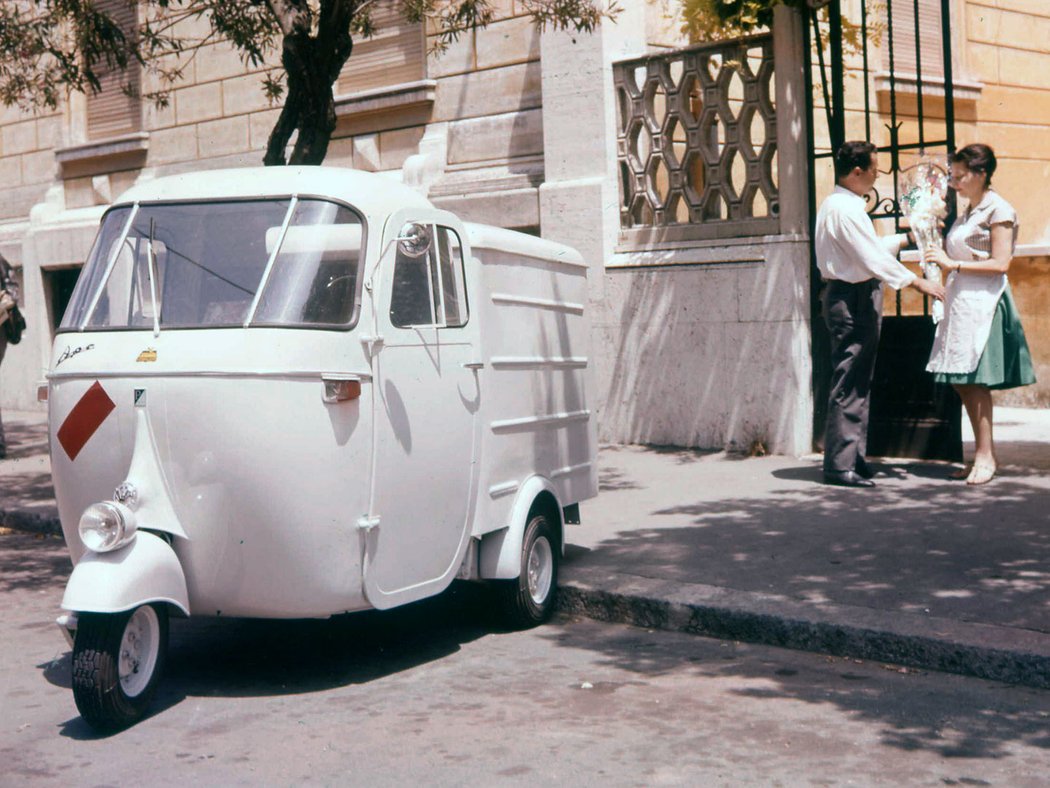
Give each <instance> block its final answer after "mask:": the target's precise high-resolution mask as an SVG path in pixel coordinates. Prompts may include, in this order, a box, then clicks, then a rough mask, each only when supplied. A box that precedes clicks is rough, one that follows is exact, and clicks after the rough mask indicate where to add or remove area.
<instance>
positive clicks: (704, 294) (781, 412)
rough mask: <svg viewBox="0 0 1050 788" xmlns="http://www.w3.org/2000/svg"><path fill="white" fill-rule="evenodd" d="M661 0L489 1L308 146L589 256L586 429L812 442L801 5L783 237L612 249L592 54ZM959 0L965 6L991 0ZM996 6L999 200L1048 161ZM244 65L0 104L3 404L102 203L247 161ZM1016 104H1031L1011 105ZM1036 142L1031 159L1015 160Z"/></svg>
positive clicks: (26, 387)
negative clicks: (90, 102)
mask: <svg viewBox="0 0 1050 788" xmlns="http://www.w3.org/2000/svg"><path fill="white" fill-rule="evenodd" d="M668 2H670V0H660V2H646V3H626V4H623V8H624V12H623V15H622V16H621V18H620V20H619V22H618V23H617V24H615V25H608V24H606V25H603V26H602V27H601V29H600V30H599V31H598V32H597V33H595V34H594V35H592V36H588V35H583V34H580V35H574V34H569V33H554V32H552V31H547V32H545V33H540V32H538V31H537V30H536V29H535V27H534V26H533V25H532V24H531V23H530V22H529V21H528V20H527V18H526V17H525V15H524V6H523V5H522V4H521V3H520V1H519V0H500V1H499V2H497V3H495V5H496V7H497V19H496V21H495V22H494V23H493V24H492V25H490V26H489V27H488V28H486V29H485V30H479V31H477V32H475V33H471V34H468V35H465V36H463V37H462V38H461V39H460V40H459V41H458V42H454V43H453V44H452V45H451V46H450V47H449V49H448V50H447V51H446V52H445V53H443V54H442V55H441V56H431V57H430V58H429V59H428V61H427V67H426V73H425V74H423V75H421V76H423V77H424V78H423V79H421V80H420V81H419V83H418V84H413V85H410V86H408V88H409V89H406V90H402V91H398V90H391V91H385V92H384V91H378V92H376V91H372V92H369V93H367V94H360V93H355V92H354V91H352V90H349V88H348V91H347V92H343V93H341V94H340V95H338V96H337V105H338V114H339V122H338V127H337V130H336V133H335V135H334V136H333V140H332V144H331V147H330V150H329V155H328V158H327V161H326V163H327V164H330V165H335V166H353V167H357V168H360V169H365V170H371V171H378V172H385V173H389V174H390V176H391V177H399V178H404V179H405V180H406V181H409V182H412V183H415V184H417V185H418V186H419V187H420V188H421V189H423V190H425V191H426V192H427V193H428V194H429V196H430V198H431V199H432V200H433V201H434V202H435V203H437V204H438V205H440V206H442V207H445V208H448V209H450V210H453V211H455V212H457V213H458V214H460V215H461V216H462V217H463V218H465V219H467V220H472V221H481V222H489V223H493V224H497V225H502V226H507V227H515V228H519V229H524V230H526V231H530V232H540V233H542V234H543V235H544V236H545V237H549V238H552V239H555V240H561V241H565V242H568V243H571V244H572V245H574V246H576V247H577V248H579V249H580V250H581V252H583V254H584V256H585V258H586V259H587V260H588V263H589V266H590V274H589V283H590V291H591V307H592V322H593V335H594V339H595V342H594V363H593V365H592V387H593V391H595V392H596V393H597V396H596V398H595V407H596V410H597V412H598V415H599V422H600V425H601V426H600V430H601V437H602V438H603V439H604V440H607V441H613V442H620V441H639V442H653V443H670V444H679V445H693V446H700V447H705V448H721V447H730V448H740V449H750V448H752V447H756V448H757V447H758V445H761V446H762V447H763V448H766V449H768V450H773V451H778V452H784V453H796V454H797V453H802V452H805V451H808V450H809V449H810V435H811V424H812V395H811V389H810V374H811V365H810V348H809V340H810V325H809V300H808V299H809V281H808V275H809V271H808V266H809V254H808V243H809V242H808V238H807V236H806V228H807V227H808V216H807V208H806V205H807V202H808V201H807V197H806V193H805V182H806V170H807V163H806V157H805V151H804V147H803V146H804V141H805V123H804V118H805V114H806V113H805V111H804V109H805V108H804V107H802V106H801V105H800V101H801V96H802V95H803V92H804V91H803V83H802V82H801V64H802V53H801V51H800V50H799V51H794V50H793V49H792V48H793V47H795V46H796V45H797V42H799V41H801V37H800V36H801V28H800V26H799V20H798V18H797V17H795V16H793V15H790V12H786V11H782V12H778V14H779V17H780V20H781V21H778V25H779V27H778V29H777V36H778V42H779V43H778V48H779V49H778V52H779V54H778V60H777V63H778V75H777V104H778V107H779V110H778V111H779V113H780V115H779V117H778V129H779V132H778V145H779V153H778V156H779V159H778V173H779V174H778V179H779V185H780V189H781V204H782V214H781V218H782V226H781V232H780V234H778V235H775V236H764V237H758V238H750V239H740V240H739V241H731V242H717V243H706V244H694V245H692V246H690V245H686V246H684V247H683V246H681V245H679V246H678V247H676V248H674V249H660V248H648V249H645V248H642V249H639V248H626V247H624V246H622V245H621V243H620V240H619V238H620V233H619V231H620V227H619V209H618V204H619V199H620V198H619V191H618V181H617V177H618V176H617V169H616V167H617V165H616V145H615V139H616V135H615V129H616V124H617V118H616V108H615V105H614V94H613V91H612V85H611V76H610V67H611V63H613V62H615V61H617V60H623V59H627V58H630V57H636V56H639V55H642V54H645V53H647V52H651V51H654V50H660V49H665V48H668V47H673V46H675V45H679V44H682V43H683V42H682V41H681V40H678V38H676V37H677V36H678V33H677V26H676V25H675V24H674V23H673V22H671V21H669V20H668V17H667V15H666V11H667V5H668ZM958 2H959V3H961V4H962V5H964V6H965V7H966V11H967V14H968V15H969V14H970V13H971V11H973V10H974V9H978V10H980V9H986V6H990V5H993V3H992V0H987V2H986V3H984V4H981V3H978V2H976V0H958ZM1013 6H1017V7H1018V9H1020V10H1025V11H1026V13H1028V14H1029V15H1030V16H1031V18H1032V19H1043V18H1044V17H1047V16H1048V15H1050V12H1048V11H1045V10H1044V9H1043V8H1042V4H1041V3H1040V2H1035V0H1027V3H1026V2H1025V0H995V2H994V8H992V9H991V10H994V11H996V12H997V14H998V18H999V19H1000V22H998V23H997V24H998V25H999V26H998V27H994V26H993V27H994V32H988V28H989V25H991V23H990V22H987V21H986V20H985V19H984V18H982V19H981V20H979V22H980V23H979V24H978V22H972V23H971V22H970V21H968V23H967V27H966V30H967V31H968V32H967V35H968V36H971V37H972V46H973V47H975V49H974V53H970V52H967V53H965V57H966V59H967V62H968V63H969V60H970V59H971V58H972V59H974V60H975V61H976V62H975V64H974V65H973V69H975V70H978V71H979V74H980V75H981V79H984V80H986V81H985V82H984V83H983V87H982V93H981V94H980V96H981V98H980V100H979V102H971V106H970V107H969V108H968V109H964V110H963V111H961V112H960V123H961V124H966V123H973V124H975V125H974V130H975V131H974V133H975V134H976V133H977V130H978V129H980V130H981V133H985V130H987V133H989V134H991V133H993V131H994V133H996V134H1002V135H1005V136H1004V137H1003V139H1004V142H1002V143H996V142H995V141H993V144H1000V146H1001V147H1002V150H1003V152H1004V159H1005V160H1006V163H1007V164H1008V165H1009V166H1005V167H1004V171H1003V178H1002V184H1003V191H1004V193H1007V194H1008V196H1011V195H1009V191H1008V190H1013V189H1015V188H1016V189H1017V191H1018V192H1019V193H1023V194H1024V196H1025V198H1026V199H1027V198H1028V195H1029V194H1030V193H1031V192H1032V191H1034V190H1032V189H1030V188H1029V189H1027V190H1025V189H1020V188H1019V187H1015V186H1014V185H1013V183H1014V181H1012V180H1011V178H1014V177H1016V176H1013V175H1010V174H1009V173H1010V172H1011V171H1014V170H1017V171H1023V168H1022V165H1021V163H1020V162H1022V161H1023V162H1029V163H1034V164H1032V166H1033V167H1034V166H1043V165H1039V162H1044V161H1047V162H1050V154H1047V155H1046V156H1045V157H1043V154H1042V153H1041V152H1040V151H1041V149H1039V148H1038V145H1039V144H1040V143H1039V140H1038V139H1037V137H1038V135H1033V133H1032V131H1033V130H1032V128H1030V127H1031V126H1034V125H1036V124H1038V123H1039V122H1041V121H1040V119H1042V120H1045V117H1046V116H1045V112H1044V110H1043V109H1042V99H1041V98H1040V97H1045V95H1050V91H1044V90H1043V88H1042V87H1041V83H1040V85H1036V86H1032V85H1024V84H1015V83H1017V82H1020V81H1022V80H1023V79H1029V80H1031V79H1037V78H1036V77H1024V76H1023V75H1018V74H1017V73H1016V67H1015V65H1014V62H1015V61H1014V60H1012V59H1011V58H1013V57H1014V55H1011V54H1010V52H1027V50H1023V47H1022V44H1023V42H1024V41H1031V37H1029V38H1021V39H1018V38H1013V37H1011V36H1012V34H1008V30H1009V29H1010V28H1007V27H1004V25H1005V24H1006V22H1004V21H1003V20H1007V21H1009V19H1011V18H1012V17H1009V15H1008V14H1007V10H1008V7H1011V8H1012V7H1013ZM1026 6H1031V7H1030V8H1026ZM1036 6H1038V7H1036ZM986 10H987V9H986ZM967 19H968V20H970V16H967ZM184 24H186V25H197V26H200V24H201V23H200V22H199V21H197V22H186V23H184ZM1011 24H1012V23H1011ZM971 30H972V31H973V32H972V33H971V32H970V31H971ZM1004 30H1006V31H1007V32H1003V31H1004ZM187 32H192V30H189V29H187ZM197 32H200V31H199V30H198V31H197ZM429 34H430V36H429V40H430V42H431V43H433V42H434V31H433V30H431V31H429ZM982 36H983V37H982ZM993 36H998V38H994V39H993ZM968 40H969V39H968ZM1000 40H1001V41H1002V42H1003V45H1002V46H999V45H998V44H997V43H996V42H997V41H1000ZM989 41H990V43H989ZM1007 44H1008V45H1007ZM1037 44H1038V40H1037V41H1036V43H1035V44H1032V45H1033V46H1036V45H1037ZM967 46H968V47H969V46H970V44H968V45H967ZM982 47H984V48H982ZM1044 49H1045V47H1044ZM992 54H994V55H995V57H992ZM1040 56H1042V55H1040ZM993 62H994V64H995V69H994V70H995V73H996V74H997V75H998V76H997V80H999V81H996V82H995V83H994V85H993V83H992V81H991V79H990V77H987V76H985V73H986V72H985V70H984V69H987V73H988V74H991V72H992V67H991V66H990V65H981V64H987V63H993ZM1040 62H1041V61H1040ZM968 68H969V66H968ZM781 69H787V70H786V71H781ZM968 73H969V72H968ZM1044 78H1045V75H1042V76H1039V77H1038V79H1044ZM260 79H261V69H255V70H253V69H251V68H248V67H246V66H245V65H244V64H243V63H242V62H241V61H240V59H239V57H238V56H237V54H236V52H235V51H233V50H232V48H231V47H229V46H228V45H225V44H214V45H210V46H209V47H208V48H206V49H205V50H204V51H202V52H200V53H199V54H198V55H197V56H196V57H195V58H194V59H193V60H192V61H191V62H189V63H188V64H187V65H186V71H185V77H184V80H183V81H182V82H181V83H180V84H179V85H177V86H176V88H175V90H174V92H173V94H172V98H171V103H170V105H169V106H167V107H165V108H161V109H158V108H155V107H152V106H150V107H147V108H146V109H145V111H144V113H143V131H144V132H145V133H144V134H142V135H139V136H135V135H130V137H128V138H126V139H122V140H119V141H116V142H114V141H101V142H97V141H96V142H91V141H89V140H87V139H86V135H85V129H84V120H83V116H84V111H83V110H84V107H83V101H84V100H83V99H82V98H79V97H75V96H74V97H73V98H72V99H71V100H70V103H69V104H68V105H67V106H64V107H62V108H61V109H60V110H59V111H58V112H55V113H45V114H41V115H39V116H32V115H23V114H21V113H19V112H17V111H15V110H4V111H2V114H0V173H3V176H4V181H3V182H4V184H5V186H8V187H9V188H8V189H6V190H5V193H4V194H3V195H2V196H0V251H2V252H3V253H4V254H5V255H6V256H7V257H8V258H9V259H11V260H12V261H13V262H15V263H16V264H19V265H21V266H22V267H23V270H22V276H23V278H24V280H25V286H24V293H25V295H24V299H25V306H26V313H27V318H28V320H29V324H30V327H29V331H28V334H27V337H26V339H25V340H24V341H23V343H22V344H21V345H19V346H18V347H16V348H12V349H9V352H8V357H7V359H6V360H5V363H4V366H3V370H2V372H0V402H2V403H3V405H4V406H5V407H12V406H13V407H39V406H38V405H37V403H36V402H35V390H36V384H37V382H38V381H39V380H41V379H42V377H43V375H44V373H45V371H46V368H47V364H48V356H49V348H50V344H51V339H52V332H51V325H52V323H53V322H55V321H57V319H58V315H54V314H51V306H50V305H51V303H52V301H53V295H54V292H53V291H54V289H55V287H56V282H57V281H58V279H57V278H56V276H57V275H58V274H60V273H61V272H62V271H63V270H66V269H68V268H70V267H75V266H77V265H79V264H80V263H81V261H82V260H83V259H84V257H85V256H86V254H87V251H88V248H89V247H90V243H91V240H92V238H93V236H94V233H95V229H96V227H97V223H98V219H99V217H100V216H101V213H102V211H103V210H104V208H105V206H106V205H107V204H108V203H109V202H110V201H112V200H113V199H115V198H116V197H117V195H119V193H120V192H121V191H122V190H123V189H124V188H126V187H127V186H128V185H130V184H131V183H133V182H134V181H135V180H136V179H139V178H149V177H155V176H157V175H163V174H167V173H172V172H179V171H187V170H192V169H198V168H212V167H220V166H248V165H256V164H258V163H260V161H261V156H262V151H263V149H264V147H265V145H266V140H267V138H268V135H269V133H270V129H271V128H272V126H273V123H274V121H275V119H276V117H277V114H278V112H279V110H278V109H276V108H274V107H270V106H269V105H268V104H267V102H266V100H265V98H264V97H263V95H262V92H261V89H260V88H259V82H260ZM145 87H146V89H147V90H148V89H150V88H151V87H155V86H151V85H150V84H148V83H147V84H146V85H145ZM994 91H1006V92H1005V93H996V92H994ZM1010 91H1013V92H1010ZM991 98H994V100H986V99H991ZM1000 101H1004V102H1007V103H1010V104H1011V106H1010V107H1009V108H1001V107H1000V104H999V103H998V102H1000ZM1021 102H1024V103H1025V105H1026V107H1027V108H1028V113H1029V114H1025V112H1020V111H1019V110H1018V109H1017V106H1016V104H1019V103H1021ZM1029 115H1030V116H1031V117H1029ZM978 123H980V124H984V125H982V126H978V125H976V124H978ZM1012 134H1016V136H1010V135H1012ZM997 139H998V138H997ZM1025 140H1027V142H1025ZM990 141H992V140H990ZM1032 151H1035V153H1037V154H1038V156H1036V157H1035V158H1031V159H1025V158H1024V156H1025V155H1028V154H1029V153H1032ZM1022 154H1023V155H1022ZM1032 155H1033V156H1034V155H1035V154H1034V153H1033V154H1032ZM1039 157H1042V158H1039ZM1024 166H1025V167H1027V166H1028V165H1027V164H1025V165H1024ZM1032 171H1033V172H1034V171H1035V170H1032ZM1039 173H1040V175H1039V177H1040V178H1041V177H1043V171H1042V170H1039ZM1018 207H1019V208H1020V209H1021V213H1022V221H1023V223H1024V224H1025V227H1026V228H1031V227H1033V226H1038V224H1039V222H1040V221H1041V220H1040V219H1039V218H1038V216H1037V214H1038V212H1039V211H1040V210H1042V211H1043V212H1044V213H1045V212H1046V210H1047V209H1046V207H1045V206H1043V205H1041V204H1040V203H1039V202H1038V200H1036V199H1035V198H1032V201H1031V204H1030V205H1029V204H1026V203H1021V202H1020V201H1018ZM1029 215H1031V216H1032V217H1033V218H1031V219H1029V218H1028V217H1029ZM1028 231H1029V232H1034V231H1032V230H1030V229H1029V230H1028ZM1029 237H1031V236H1029ZM1044 311H1045V310H1044Z"/></svg>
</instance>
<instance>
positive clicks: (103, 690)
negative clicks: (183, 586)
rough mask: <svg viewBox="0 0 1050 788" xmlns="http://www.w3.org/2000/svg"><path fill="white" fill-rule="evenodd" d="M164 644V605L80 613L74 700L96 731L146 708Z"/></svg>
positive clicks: (115, 726)
mask: <svg viewBox="0 0 1050 788" xmlns="http://www.w3.org/2000/svg"><path fill="white" fill-rule="evenodd" d="M167 647H168V611H167V608H166V607H165V606H164V605H140V606H139V607H137V608H135V609H134V610H130V611H127V612H124V613H81V614H80V615H79V616H78V619H77V635H76V640H75V641H74V642H73V700H74V701H76V704H77V710H78V711H79V712H80V716H82V717H83V718H84V720H85V721H86V722H87V723H88V724H89V725H90V726H91V727H92V728H95V729H96V730H99V731H114V730H120V729H122V728H126V727H128V726H129V725H133V724H134V723H136V722H138V721H139V720H140V719H142V717H143V716H144V715H145V713H146V710H147V709H148V708H149V704H150V701H151V700H152V699H153V693H154V692H155V691H156V688H157V683H158V681H159V679H160V675H161V672H162V670H163V667H164V656H165V652H166V651H167Z"/></svg>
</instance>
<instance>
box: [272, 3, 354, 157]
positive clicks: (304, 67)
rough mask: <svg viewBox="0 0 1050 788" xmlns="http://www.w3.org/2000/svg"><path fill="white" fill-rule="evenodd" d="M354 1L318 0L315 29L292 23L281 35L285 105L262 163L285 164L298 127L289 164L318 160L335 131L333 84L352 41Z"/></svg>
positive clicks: (350, 48) (344, 61) (350, 49)
mask: <svg viewBox="0 0 1050 788" xmlns="http://www.w3.org/2000/svg"><path fill="white" fill-rule="evenodd" d="M354 7H355V4H354V3H353V2H350V0H323V2H322V11H321V25H320V32H319V35H318V36H317V37H316V38H312V37H311V36H310V34H309V26H308V25H296V26H294V30H293V32H291V33H288V34H286V35H285V37H284V42H283V47H282V51H281V65H282V66H284V71H285V74H286V75H287V80H288V82H287V84H288V92H287V95H286V100H285V103H284V108H283V109H282V110H281V114H280V116H279V117H278V119H277V123H276V124H275V125H274V128H273V131H272V132H271V133H270V139H269V141H268V143H267V147H266V155H265V156H264V158H263V164H265V165H267V166H270V165H275V164H276V165H280V164H285V163H286V159H285V150H286V149H287V147H288V142H289V141H290V140H291V137H292V133H293V132H294V131H296V130H298V132H299V133H298V136H297V137H296V140H295V146H294V148H293V149H292V154H291V156H290V157H289V158H288V159H287V163H289V164H321V163H322V162H324V159H325V156H326V155H327V153H328V144H329V142H330V141H331V139H332V134H333V133H334V132H335V126H336V115H335V97H334V95H333V92H332V85H333V84H334V83H335V81H336V79H338V78H339V72H340V71H341V70H342V68H343V65H344V64H345V63H346V61H347V60H348V59H349V58H350V53H351V51H352V49H353V42H352V41H351V39H350V33H349V25H350V19H351V18H352V16H353V12H354Z"/></svg>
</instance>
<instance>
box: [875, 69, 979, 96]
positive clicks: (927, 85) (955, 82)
mask: <svg viewBox="0 0 1050 788" xmlns="http://www.w3.org/2000/svg"><path fill="white" fill-rule="evenodd" d="M893 82H894V87H895V88H896V91H897V92H898V93H903V94H910V95H916V94H918V92H919V78H918V76H916V75H915V74H905V73H901V74H894V75H893ZM875 90H876V91H877V92H879V93H889V92H890V74H889V72H888V71H880V72H878V73H876V74H875ZM982 90H984V83H982V82H972V81H970V80H965V79H959V78H958V77H954V78H953V79H952V97H953V98H954V99H955V100H956V101H977V99H979V98H980V97H981V91H982ZM944 92H945V91H944V80H943V79H941V80H937V79H931V78H930V77H926V78H925V79H923V80H922V94H923V95H924V96H943V95H944Z"/></svg>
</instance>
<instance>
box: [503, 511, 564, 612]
mask: <svg viewBox="0 0 1050 788" xmlns="http://www.w3.org/2000/svg"><path fill="white" fill-rule="evenodd" d="M560 547H561V545H560V542H559V541H558V539H557V532H556V530H555V529H554V527H553V526H551V523H550V521H549V520H548V519H547V515H545V514H537V515H535V516H533V518H532V519H531V520H529V524H528V525H527V526H526V527H525V534H524V536H523V537H522V540H521V573H520V574H519V575H518V577H517V578H515V579H514V580H503V581H500V583H499V585H500V588H499V593H500V595H501V597H502V599H501V600H500V601H501V608H502V611H501V612H502V615H503V620H504V622H505V623H506V625H507V626H508V627H510V628H511V629H528V628H529V627H534V626H537V625H538V624H542V623H543V622H545V621H546V620H547V619H549V618H550V617H551V615H552V614H553V613H554V604H555V601H556V598H557V594H558V566H559V564H560V562H561V550H560Z"/></svg>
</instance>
